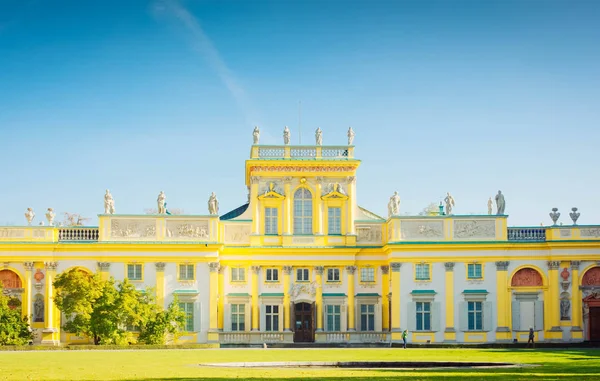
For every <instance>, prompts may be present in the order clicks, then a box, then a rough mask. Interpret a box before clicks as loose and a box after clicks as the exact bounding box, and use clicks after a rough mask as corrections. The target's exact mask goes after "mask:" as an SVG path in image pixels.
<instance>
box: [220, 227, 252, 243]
mask: <svg viewBox="0 0 600 381" xmlns="http://www.w3.org/2000/svg"><path fill="white" fill-rule="evenodd" d="M225 243H250V225H249V224H244V225H242V224H235V225H233V224H231V225H225Z"/></svg>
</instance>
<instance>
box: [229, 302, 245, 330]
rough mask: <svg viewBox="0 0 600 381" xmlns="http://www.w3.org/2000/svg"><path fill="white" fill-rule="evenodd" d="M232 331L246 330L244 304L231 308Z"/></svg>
mask: <svg viewBox="0 0 600 381" xmlns="http://www.w3.org/2000/svg"><path fill="white" fill-rule="evenodd" d="M230 307H231V330H232V331H245V330H246V306H245V305H243V304H232V305H231V306H230Z"/></svg>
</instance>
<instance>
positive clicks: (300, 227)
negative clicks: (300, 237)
mask: <svg viewBox="0 0 600 381" xmlns="http://www.w3.org/2000/svg"><path fill="white" fill-rule="evenodd" d="M294 234H312V193H310V191H309V190H308V189H306V188H300V189H298V190H297V191H296V193H294Z"/></svg>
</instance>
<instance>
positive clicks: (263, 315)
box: [258, 304, 273, 332]
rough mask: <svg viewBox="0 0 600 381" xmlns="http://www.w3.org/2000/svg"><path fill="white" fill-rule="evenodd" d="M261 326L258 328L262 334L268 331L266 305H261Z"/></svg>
mask: <svg viewBox="0 0 600 381" xmlns="http://www.w3.org/2000/svg"><path fill="white" fill-rule="evenodd" d="M259 321H260V326H258V330H259V331H261V332H265V331H266V330H267V306H265V305H264V304H261V305H260V316H259ZM271 329H273V322H271Z"/></svg>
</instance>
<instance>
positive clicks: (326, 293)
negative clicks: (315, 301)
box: [323, 292, 346, 296]
mask: <svg viewBox="0 0 600 381" xmlns="http://www.w3.org/2000/svg"><path fill="white" fill-rule="evenodd" d="M323 296H346V294H344V293H339V292H324V293H323Z"/></svg>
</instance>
